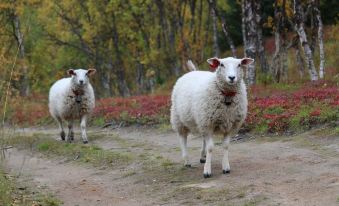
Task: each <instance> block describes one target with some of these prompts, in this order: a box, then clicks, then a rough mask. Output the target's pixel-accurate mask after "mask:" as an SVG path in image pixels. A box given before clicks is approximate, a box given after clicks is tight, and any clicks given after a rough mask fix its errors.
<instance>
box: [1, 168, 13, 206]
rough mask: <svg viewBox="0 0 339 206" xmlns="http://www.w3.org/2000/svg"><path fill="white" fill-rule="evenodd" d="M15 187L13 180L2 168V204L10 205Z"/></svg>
mask: <svg viewBox="0 0 339 206" xmlns="http://www.w3.org/2000/svg"><path fill="white" fill-rule="evenodd" d="M12 192H13V187H12V185H11V181H10V180H9V179H8V178H7V177H6V176H5V174H4V173H3V172H2V171H1V170H0V205H10V204H11V202H12V195H11V194H12Z"/></svg>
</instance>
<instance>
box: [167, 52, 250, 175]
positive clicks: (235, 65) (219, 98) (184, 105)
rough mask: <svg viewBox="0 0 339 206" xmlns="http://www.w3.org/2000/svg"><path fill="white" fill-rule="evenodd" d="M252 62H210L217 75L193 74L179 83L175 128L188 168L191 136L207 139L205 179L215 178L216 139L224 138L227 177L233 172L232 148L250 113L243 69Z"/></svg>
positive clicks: (174, 105) (203, 158)
mask: <svg viewBox="0 0 339 206" xmlns="http://www.w3.org/2000/svg"><path fill="white" fill-rule="evenodd" d="M253 61H254V60H253V59H250V58H243V59H235V58H232V57H228V58H224V59H218V58H211V59H208V60H207V62H208V63H209V65H210V67H211V69H214V70H216V72H207V71H192V72H189V73H187V74H185V75H183V76H182V77H181V78H179V79H178V81H177V82H176V84H175V86H174V88H173V92H172V99H171V100H172V107H171V124H172V127H173V129H174V130H175V131H176V132H177V133H178V134H179V137H180V146H181V150H182V156H183V158H184V161H185V163H184V164H185V166H190V163H189V160H188V156H187V135H188V133H193V134H196V135H199V136H201V137H202V138H203V146H202V150H201V159H200V162H201V163H205V165H204V173H203V174H204V177H205V178H208V177H210V176H211V174H212V173H211V160H212V150H213V147H214V143H213V138H212V135H213V134H216V133H221V134H222V135H223V137H224V139H223V148H224V156H223V160H222V170H223V173H224V174H226V173H229V172H230V165H229V161H228V146H229V143H230V138H231V137H232V136H234V135H236V134H237V133H238V131H239V128H240V126H241V125H242V124H243V122H244V120H245V118H246V113H247V92H246V86H245V83H244V80H243V72H242V67H243V66H247V65H249V64H251V63H252V62H253Z"/></svg>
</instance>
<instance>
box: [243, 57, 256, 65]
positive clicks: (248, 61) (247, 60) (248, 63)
mask: <svg viewBox="0 0 339 206" xmlns="http://www.w3.org/2000/svg"><path fill="white" fill-rule="evenodd" d="M253 62H254V59H251V58H247V57H245V58H242V59H241V62H240V64H241V66H248V65H250V64H252V63H253Z"/></svg>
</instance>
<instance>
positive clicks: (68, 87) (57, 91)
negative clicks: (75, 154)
mask: <svg viewBox="0 0 339 206" xmlns="http://www.w3.org/2000/svg"><path fill="white" fill-rule="evenodd" d="M95 72H96V70H95V69H88V70H84V69H77V70H73V69H70V70H68V74H69V75H71V77H69V78H63V79H60V80H58V81H57V82H55V83H54V84H53V86H52V87H51V89H50V91H49V105H48V106H49V111H50V113H51V115H52V117H53V118H54V119H55V120H56V121H57V122H58V124H59V127H60V130H61V133H60V136H61V139H62V140H65V132H64V128H63V121H67V122H68V129H69V130H68V134H67V137H66V141H68V142H71V141H72V140H73V139H74V132H73V121H74V120H75V119H77V118H80V121H81V123H80V127H81V137H82V141H83V143H84V144H87V143H88V139H87V134H86V121H87V117H88V116H89V114H90V113H91V112H92V110H93V108H94V105H95V97H94V91H93V87H92V85H91V84H90V82H89V77H90V76H92V75H93V74H95Z"/></svg>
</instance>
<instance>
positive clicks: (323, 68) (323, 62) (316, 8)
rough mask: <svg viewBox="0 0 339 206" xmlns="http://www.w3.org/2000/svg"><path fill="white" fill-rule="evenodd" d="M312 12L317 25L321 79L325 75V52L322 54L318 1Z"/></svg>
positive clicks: (321, 32) (322, 34)
mask: <svg viewBox="0 0 339 206" xmlns="http://www.w3.org/2000/svg"><path fill="white" fill-rule="evenodd" d="M313 4H314V11H315V16H316V19H317V23H318V42H319V55H320V65H319V78H320V79H323V78H324V74H325V71H324V70H325V52H324V32H323V21H322V20H321V13H320V10H319V1H317V2H315V1H314V0H313Z"/></svg>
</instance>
